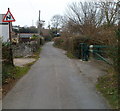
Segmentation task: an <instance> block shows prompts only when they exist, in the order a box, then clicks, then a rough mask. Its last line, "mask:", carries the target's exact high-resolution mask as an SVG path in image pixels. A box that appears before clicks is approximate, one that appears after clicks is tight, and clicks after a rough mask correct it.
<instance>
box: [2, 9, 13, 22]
mask: <svg viewBox="0 0 120 111" xmlns="http://www.w3.org/2000/svg"><path fill="white" fill-rule="evenodd" d="M14 21H15V19H14V17H13V15H12V14H11V12H10V10H9V8H8V11H7V13H6V14H5V16H4V18H3V20H2V22H14Z"/></svg>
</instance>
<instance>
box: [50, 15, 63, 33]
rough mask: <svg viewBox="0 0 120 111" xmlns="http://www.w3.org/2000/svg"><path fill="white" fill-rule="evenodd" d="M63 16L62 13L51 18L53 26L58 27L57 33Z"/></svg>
mask: <svg viewBox="0 0 120 111" xmlns="http://www.w3.org/2000/svg"><path fill="white" fill-rule="evenodd" d="M62 19H63V17H62V16H61V15H54V16H53V17H52V19H51V22H52V26H53V27H54V28H55V29H56V33H57V30H58V27H61V24H62Z"/></svg>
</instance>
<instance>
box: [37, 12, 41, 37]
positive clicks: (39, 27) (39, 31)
mask: <svg viewBox="0 0 120 111" xmlns="http://www.w3.org/2000/svg"><path fill="white" fill-rule="evenodd" d="M38 34H39V35H41V24H40V10H39V20H38Z"/></svg>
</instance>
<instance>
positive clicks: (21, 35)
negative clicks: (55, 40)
mask: <svg viewBox="0 0 120 111" xmlns="http://www.w3.org/2000/svg"><path fill="white" fill-rule="evenodd" d="M33 35H38V34H37V33H19V37H20V38H30V37H32V36H33Z"/></svg>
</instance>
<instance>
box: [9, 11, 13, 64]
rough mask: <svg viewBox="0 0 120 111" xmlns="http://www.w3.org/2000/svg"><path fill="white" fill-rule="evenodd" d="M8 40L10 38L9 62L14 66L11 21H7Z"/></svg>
mask: <svg viewBox="0 0 120 111" xmlns="http://www.w3.org/2000/svg"><path fill="white" fill-rule="evenodd" d="M8 10H9V9H8ZM9 40H10V63H11V65H13V66H14V63H13V51H12V38H11V22H9Z"/></svg>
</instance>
